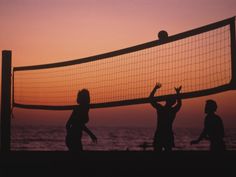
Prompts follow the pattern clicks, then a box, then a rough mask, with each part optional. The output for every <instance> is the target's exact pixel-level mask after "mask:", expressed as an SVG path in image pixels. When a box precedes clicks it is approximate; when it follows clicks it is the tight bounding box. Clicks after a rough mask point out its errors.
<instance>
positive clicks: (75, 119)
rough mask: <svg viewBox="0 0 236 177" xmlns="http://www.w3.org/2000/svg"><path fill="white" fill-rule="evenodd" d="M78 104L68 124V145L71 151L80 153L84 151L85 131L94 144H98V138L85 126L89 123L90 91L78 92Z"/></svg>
mask: <svg viewBox="0 0 236 177" xmlns="http://www.w3.org/2000/svg"><path fill="white" fill-rule="evenodd" d="M77 103H78V106H76V107H75V108H74V109H73V111H72V114H71V116H70V118H69V120H68V121H67V123H66V130H67V135H66V145H67V147H68V149H69V151H73V152H78V151H82V150H83V146H82V132H83V131H85V132H86V133H88V135H89V136H90V137H91V139H92V141H93V142H94V143H96V142H97V138H96V136H95V135H94V134H93V133H92V132H91V131H90V130H89V129H88V128H87V127H86V126H85V124H86V123H88V121H89V115H88V113H89V108H90V107H89V104H90V95H89V91H88V90H86V89H83V90H81V91H79V92H78V95H77Z"/></svg>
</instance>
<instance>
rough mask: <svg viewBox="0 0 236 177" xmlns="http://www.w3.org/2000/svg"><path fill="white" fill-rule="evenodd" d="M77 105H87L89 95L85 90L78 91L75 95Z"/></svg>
mask: <svg viewBox="0 0 236 177" xmlns="http://www.w3.org/2000/svg"><path fill="white" fill-rule="evenodd" d="M77 103H78V104H89V103H90V95H89V91H88V90H87V89H82V90H79V92H78V95H77Z"/></svg>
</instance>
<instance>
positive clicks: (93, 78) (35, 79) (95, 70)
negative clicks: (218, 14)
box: [14, 25, 232, 106]
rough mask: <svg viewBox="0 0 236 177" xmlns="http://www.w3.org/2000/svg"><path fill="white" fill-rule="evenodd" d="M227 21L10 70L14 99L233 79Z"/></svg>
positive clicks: (57, 101)
mask: <svg viewBox="0 0 236 177" xmlns="http://www.w3.org/2000/svg"><path fill="white" fill-rule="evenodd" d="M231 75H232V74H231V48H230V27H229V25H228V26H224V27H220V28H217V29H214V30H211V31H208V32H204V33H201V34H198V35H194V36H191V37H187V38H184V39H181V40H177V41H174V42H170V43H166V44H163V45H158V46H154V47H150V48H146V49H143V50H139V51H136V52H131V53H127V54H122V55H118V56H114V57H109V58H105V59H101V60H96V61H91V62H86V63H81V64H75V65H70V66H65V67H56V68H48V69H38V70H23V71H15V72H14V102H16V103H20V104H29V105H56V106H61V105H75V104H76V96H77V92H78V90H81V89H83V88H87V89H88V90H89V91H90V96H91V103H93V104H97V103H107V102H114V101H122V100H131V99H138V98H146V97H148V96H149V94H150V92H151V91H152V89H153V87H154V86H155V84H156V82H160V83H161V84H162V88H161V89H160V90H158V92H157V93H156V96H162V95H170V94H174V93H175V90H174V87H177V86H180V85H182V92H183V93H188V92H194V91H199V90H205V89H210V88H214V87H217V86H221V85H225V84H228V83H229V82H230V80H231V77H232V76H231Z"/></svg>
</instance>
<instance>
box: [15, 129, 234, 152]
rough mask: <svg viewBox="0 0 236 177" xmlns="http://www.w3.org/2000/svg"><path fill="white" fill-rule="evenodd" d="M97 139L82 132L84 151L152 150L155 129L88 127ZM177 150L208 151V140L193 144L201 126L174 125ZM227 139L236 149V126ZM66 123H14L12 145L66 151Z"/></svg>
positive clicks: (38, 149) (24, 149)
mask: <svg viewBox="0 0 236 177" xmlns="http://www.w3.org/2000/svg"><path fill="white" fill-rule="evenodd" d="M89 128H90V129H91V130H92V131H93V132H94V134H95V135H96V136H97V138H98V142H97V144H93V143H92V141H91V140H90V138H89V137H88V135H87V134H86V133H83V139H82V142H83V148H84V150H95V151H124V150H129V151H143V150H146V151H149V150H153V148H152V147H151V146H148V147H147V148H145V149H144V148H143V147H142V145H143V144H147V145H150V144H151V143H152V138H153V135H154V131H155V128H149V127H143V128H141V127H138V128H137V127H89ZM174 132H175V145H176V147H175V148H174V150H208V149H209V142H208V141H206V140H203V141H201V142H200V143H199V144H197V145H190V141H191V140H193V139H196V138H197V137H198V136H199V134H200V132H201V129H193V128H191V129H190V128H175V129H174ZM225 134H226V137H225V142H226V148H227V149H228V150H236V129H226V130H225ZM65 135H66V131H65V127H64V126H61V127H60V126H58V127H55V126H40V127H39V126H14V127H12V129H11V136H12V139H11V148H12V150H15V151H22V150H23V151H66V150H67V147H66V146H65Z"/></svg>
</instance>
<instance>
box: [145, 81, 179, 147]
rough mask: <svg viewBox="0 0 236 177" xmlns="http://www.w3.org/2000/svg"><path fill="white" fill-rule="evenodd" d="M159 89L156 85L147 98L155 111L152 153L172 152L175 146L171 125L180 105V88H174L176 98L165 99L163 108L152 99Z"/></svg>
mask: <svg viewBox="0 0 236 177" xmlns="http://www.w3.org/2000/svg"><path fill="white" fill-rule="evenodd" d="M159 88H161V84H160V83H157V84H156V86H155V87H154V88H153V90H152V92H151V93H150V96H149V98H150V103H151V105H152V107H154V108H155V109H156V111H157V127H156V131H155V135H154V141H153V147H154V151H162V150H165V151H172V148H173V147H174V146H175V144H174V134H173V130H172V125H173V122H174V120H175V117H176V114H177V112H178V111H179V110H180V108H181V105H182V102H181V98H180V91H181V88H182V86H180V87H178V88H175V91H176V97H169V98H167V99H166V100H165V101H166V104H165V105H164V106H163V105H161V104H160V103H158V102H156V100H155V99H154V96H155V93H156V91H157V90H158V89H159ZM176 99H177V104H176Z"/></svg>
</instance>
